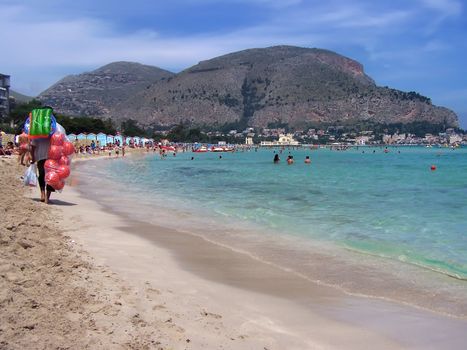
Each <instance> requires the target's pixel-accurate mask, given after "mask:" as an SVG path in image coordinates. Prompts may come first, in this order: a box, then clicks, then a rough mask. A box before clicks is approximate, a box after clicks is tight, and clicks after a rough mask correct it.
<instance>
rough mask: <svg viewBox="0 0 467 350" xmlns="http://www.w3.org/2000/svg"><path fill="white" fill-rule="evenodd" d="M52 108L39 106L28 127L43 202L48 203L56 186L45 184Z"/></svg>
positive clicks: (51, 127) (51, 130)
mask: <svg viewBox="0 0 467 350" xmlns="http://www.w3.org/2000/svg"><path fill="white" fill-rule="evenodd" d="M51 115H52V108H38V109H35V110H33V111H32V112H31V114H30V116H29V123H28V122H26V123H28V126H27V128H25V129H27V131H28V138H29V140H30V145H31V164H33V163H35V162H37V170H38V172H39V176H38V182H39V188H40V191H41V202H45V203H48V202H49V199H50V194H51V193H52V192H55V190H54V188H53V187H52V186H50V185H46V184H45V168H44V164H45V161H46V160H47V158H48V153H49V148H50V135H51V134H52V133H53V131H54V130H53V125H52V122H51Z"/></svg>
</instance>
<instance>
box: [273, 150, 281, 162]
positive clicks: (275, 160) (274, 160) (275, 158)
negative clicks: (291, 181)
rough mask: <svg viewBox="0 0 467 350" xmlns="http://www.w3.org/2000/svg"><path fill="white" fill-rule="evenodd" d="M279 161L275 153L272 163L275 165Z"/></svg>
mask: <svg viewBox="0 0 467 350" xmlns="http://www.w3.org/2000/svg"><path fill="white" fill-rule="evenodd" d="M280 160H281V159H280V158H279V155H278V154H277V153H276V154H275V155H274V159H273V162H274V163H275V164H276V163H279V161H280Z"/></svg>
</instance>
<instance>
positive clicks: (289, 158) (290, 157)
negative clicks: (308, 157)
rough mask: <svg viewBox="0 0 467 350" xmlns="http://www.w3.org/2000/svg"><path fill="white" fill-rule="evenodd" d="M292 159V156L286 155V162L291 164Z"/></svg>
mask: <svg viewBox="0 0 467 350" xmlns="http://www.w3.org/2000/svg"><path fill="white" fill-rule="evenodd" d="M293 162H294V160H293V156H288V157H287V164H289V165H291V164H293Z"/></svg>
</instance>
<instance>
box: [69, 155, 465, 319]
mask: <svg viewBox="0 0 467 350" xmlns="http://www.w3.org/2000/svg"><path fill="white" fill-rule="evenodd" d="M146 160H148V161H149V163H152V160H151V159H146ZM146 160H144V161H143V162H139V159H138V160H137V161H133V160H130V163H127V164H130V166H124V164H125V163H120V162H118V161H117V162H115V163H113V165H112V164H103V163H101V164H95V165H92V169H91V168H90V169H88V170H87V172H88V174H86V173H83V174H82V175H83V176H82V179H83V181H84V182H83V183H82V184H83V185H84V186H83V188H85V189H86V191H90V192H91V193H92V195H93V196H94V197H96V200H97V202H99V204H100V205H101V206H102V207H103V208H104V209H105V210H107V211H110V212H114V213H117V214H118V215H119V216H121V217H123V218H126V220H130V221H138V220H139V221H141V222H144V223H149V224H153V225H155V226H163V227H167V228H171V229H174V230H178V231H181V232H182V233H184V234H189V235H195V236H198V237H202V238H203V239H204V240H206V241H208V242H211V243H214V244H215V245H218V246H222V247H226V248H228V249H230V250H233V251H236V252H237V253H239V254H243V255H247V256H248V257H249V258H253V259H254V260H255V261H258V262H262V263H266V264H270V265H273V266H275V267H277V268H279V269H282V270H283V271H287V272H288V273H293V274H295V275H296V276H298V277H299V278H302V279H306V280H307V281H309V282H311V283H317V284H319V285H322V286H328V287H331V288H333V289H337V290H340V291H342V292H343V293H345V294H346V295H350V296H358V297H366V298H371V299H376V300H382V301H387V302H394V303H398V304H403V305H407V306H411V307H414V308H417V309H420V310H425V311H429V312H434V313H438V314H442V315H445V316H449V317H454V318H458V319H466V316H467V299H466V298H465V295H466V294H465V292H466V291H467V289H466V287H467V285H465V281H462V280H457V279H453V278H452V277H450V276H448V275H445V274H443V273H438V272H435V271H432V270H431V269H428V268H424V267H420V266H418V265H416V264H413V263H411V262H410V261H409V262H402V261H399V260H395V259H391V258H389V257H384V256H379V255H373V254H369V253H367V252H365V251H358V250H352V249H351V247H347V246H345V245H337V244H336V245H332V244H331V243H328V242H324V243H323V242H320V241H313V240H311V239H308V240H307V239H305V237H301V236H299V235H289V234H284V235H281V232H280V231H274V230H269V229H265V228H264V227H261V226H260V225H256V224H254V223H247V224H246V225H245V224H244V223H243V222H240V221H238V220H230V219H229V218H225V219H224V218H223V217H220V216H219V217H215V216H212V215H210V213H209V211H206V210H204V209H198V208H197V205H196V203H195V205H193V203H191V202H190V197H188V199H187V200H186V201H180V198H178V197H168V198H166V197H165V196H164V193H159V192H155V193H153V192H151V196H148V195H147V194H146V192H144V191H142V190H141V189H139V188H138V187H137V186H136V185H135V187H134V189H133V190H131V191H128V189H127V188H126V186H130V187H131V186H133V185H132V184H133V181H135V184H137V179H136V177H137V176H138V174H139V173H140V172H141V173H144V174H145V176H149V175H150V173H149V172H148V169H150V167H151V164H146ZM156 162H158V160H156ZM154 165H155V164H154ZM129 167H130V168H131V169H136V171H135V172H134V176H133V177H131V178H126V179H125V181H124V182H119V181H116V180H115V179H113V180H112V179H111V180H102V179H105V178H106V175H105V173H106V171H110V168H111V169H112V174H114V173H115V174H118V173H119V171H126V170H127V169H128V168H129ZM93 172H95V173H93ZM77 173H79V171H78V172H77ZM90 174H94V175H90ZM147 185H148V186H149V184H147ZM113 193H118V195H114V194H113ZM190 203H191V204H190ZM146 208H152V210H149V211H148V210H147V209H146Z"/></svg>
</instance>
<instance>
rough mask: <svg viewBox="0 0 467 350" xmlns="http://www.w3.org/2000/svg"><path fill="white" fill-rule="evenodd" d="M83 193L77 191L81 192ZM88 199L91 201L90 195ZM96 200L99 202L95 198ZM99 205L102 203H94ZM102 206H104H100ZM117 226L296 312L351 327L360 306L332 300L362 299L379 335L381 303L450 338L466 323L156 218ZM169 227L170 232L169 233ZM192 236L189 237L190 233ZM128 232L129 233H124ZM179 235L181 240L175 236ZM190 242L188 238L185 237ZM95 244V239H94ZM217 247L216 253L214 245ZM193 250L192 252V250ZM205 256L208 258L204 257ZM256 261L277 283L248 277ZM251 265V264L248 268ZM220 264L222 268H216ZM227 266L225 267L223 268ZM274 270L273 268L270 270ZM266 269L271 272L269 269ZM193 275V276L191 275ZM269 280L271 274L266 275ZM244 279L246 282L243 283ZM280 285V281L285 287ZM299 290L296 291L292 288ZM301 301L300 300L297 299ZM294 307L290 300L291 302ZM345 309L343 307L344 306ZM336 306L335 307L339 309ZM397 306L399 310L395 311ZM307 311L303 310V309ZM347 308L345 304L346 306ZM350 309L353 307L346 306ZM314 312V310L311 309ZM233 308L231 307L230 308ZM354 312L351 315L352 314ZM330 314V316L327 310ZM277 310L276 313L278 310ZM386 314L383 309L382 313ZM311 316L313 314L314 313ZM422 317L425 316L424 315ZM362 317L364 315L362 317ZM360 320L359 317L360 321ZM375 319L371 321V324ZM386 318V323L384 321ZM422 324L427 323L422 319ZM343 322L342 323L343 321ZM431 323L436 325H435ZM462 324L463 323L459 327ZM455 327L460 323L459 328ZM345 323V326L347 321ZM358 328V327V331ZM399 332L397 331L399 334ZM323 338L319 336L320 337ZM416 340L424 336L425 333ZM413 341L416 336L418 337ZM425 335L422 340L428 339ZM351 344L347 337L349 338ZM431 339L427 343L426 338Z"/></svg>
mask: <svg viewBox="0 0 467 350" xmlns="http://www.w3.org/2000/svg"><path fill="white" fill-rule="evenodd" d="M76 195H78V193H75V196H76ZM78 196H79V195H78ZM80 200H84V199H83V198H82V197H81V198H80ZM86 201H88V200H87V199H86ZM93 203H94V204H96V203H95V202H93ZM97 206H98V207H100V208H104V209H103V211H104V212H105V213H106V214H109V215H113V216H114V217H115V216H116V215H118V220H119V221H122V220H123V219H125V217H124V216H122V215H121V214H116V213H115V212H112V211H110V210H109V208H107V207H105V206H104V207H102V206H101V205H97ZM96 210H99V209H96ZM100 210H102V209H100ZM118 230H119V231H121V232H122V231H126V233H127V234H130V235H131V237H132V238H134V237H133V236H137V237H139V238H142V239H144V240H146V241H148V242H150V243H151V245H155V246H157V247H158V249H163V250H165V251H166V252H167V251H168V252H169V254H170V256H171V259H174V260H175V261H173V262H172V263H173V264H175V265H176V266H177V271H176V273H175V274H176V275H179V274H182V273H186V272H189V273H190V274H194V275H195V276H196V278H197V279H201V280H203V281H204V282H203V284H204V283H206V280H207V281H208V282H209V283H215V284H216V285H218V284H219V283H220V284H221V285H223V286H228V287H230V288H234V289H235V290H237V289H241V290H243V291H246V292H248V293H261V295H262V298H266V299H267V298H270V297H273V298H279V299H281V300H282V299H284V300H286V301H287V302H288V303H290V302H292V304H293V305H295V306H297V305H299V306H300V307H299V308H298V309H297V310H296V311H297V313H298V314H301V313H303V312H300V310H302V309H303V307H304V305H307V304H308V306H309V304H310V303H311V304H313V305H314V307H316V309H318V310H321V311H322V309H323V306H324V308H327V309H328V311H329V310H333V311H332V312H330V313H329V312H328V311H325V312H324V314H326V315H327V316H326V317H325V319H326V320H327V321H331V323H332V321H333V320H332V318H333V317H336V318H338V319H339V318H344V319H346V320H347V321H349V319H350V323H349V324H346V325H345V326H350V327H352V326H353V325H354V323H355V322H356V321H357V319H358V318H359V317H360V316H361V315H359V312H356V311H355V310H353V311H352V312H347V313H346V312H341V311H342V310H341V311H338V310H339V307H337V306H335V305H334V306H333V305H332V303H334V302H335V303H336V305H341V304H359V305H360V306H361V309H362V310H366V311H363V313H365V312H367V313H369V314H373V315H372V317H371V319H373V321H372V322H363V329H366V330H368V328H372V327H373V328H376V329H377V330H378V332H380V333H378V332H376V334H379V335H381V333H384V332H386V331H387V330H388V329H387V328H388V323H389V324H390V323H391V321H389V322H388V321H385V322H376V324H377V323H379V326H375V322H374V319H375V318H378V316H377V315H378V312H379V311H378V310H377V309H378V308H381V310H386V311H388V310H391V313H392V315H393V316H395V315H398V314H400V315H399V317H400V318H401V319H402V320H403V319H404V318H407V317H413V318H417V319H419V321H420V323H421V324H422V325H421V326H420V329H423V327H424V326H427V327H428V326H429V324H430V323H433V324H435V325H437V326H440V325H441V326H442V325H443V324H444V325H449V327H441V328H446V329H445V334H446V335H447V334H450V335H451V337H450V336H446V339H445V341H447V339H448V338H452V339H456V337H458V335H459V334H458V333H456V330H457V331H458V330H459V327H460V328H462V325H465V323H463V322H464V321H462V320H461V321H459V324H457V323H458V321H456V320H453V319H450V318H449V317H447V318H446V317H444V316H442V315H439V314H435V313H432V312H430V311H425V310H420V309H415V308H413V307H411V306H407V305H402V304H400V305H398V304H394V303H392V302H385V301H381V300H371V298H359V297H353V296H348V295H345V294H344V293H341V292H339V291H337V290H335V288H331V287H325V286H316V285H314V286H313V287H312V288H311V289H310V284H313V283H312V282H309V281H307V282H306V283H305V284H308V285H307V286H306V287H305V288H303V286H304V284H303V283H304V281H303V279H300V278H298V277H296V276H291V274H286V273H285V272H284V271H281V270H280V269H277V268H276V267H274V266H271V265H270V264H267V263H264V262H261V261H258V260H255V259H253V258H251V257H249V256H245V255H242V254H239V253H238V252H235V251H232V250H229V249H227V250H226V249H225V247H224V248H223V247H221V246H219V245H217V246H216V245H215V244H213V243H211V242H209V241H206V240H205V239H203V238H200V237H197V236H193V235H190V234H187V233H183V232H177V231H176V230H171V229H168V228H164V227H159V226H157V225H152V224H147V223H141V222H137V221H132V222H129V221H128V220H124V223H123V224H122V223H121V224H120V225H118ZM154 231H157V232H162V233H164V232H165V234H162V235H158V236H157V237H155V236H154V233H153V232H154ZM168 232H169V233H168ZM190 236H191V237H190ZM126 238H129V237H126ZM177 240H178V241H177ZM186 242H190V243H186ZM93 243H94V244H95V243H96V242H93ZM193 249H194V250H195V251H198V250H199V251H198V254H195V253H193V252H192V250H193ZM216 250H217V253H215V251H216ZM190 252H191V253H190ZM205 256H210V258H205V259H204V258H203V259H202V258H200V257H205ZM226 256H229V259H230V260H229V259H227V261H228V262H229V263H226V262H224V263H222V261H223V258H225V257H226ZM204 260H207V261H208V262H206V261H204ZM242 265H243V266H244V268H243V269H241V268H239V269H240V270H237V268H236V267H235V268H229V266H242ZM258 265H261V266H262V267H263V268H266V270H268V269H271V270H270V271H269V273H271V274H272V276H274V278H271V279H272V280H275V282H276V283H275V284H269V285H267V284H265V282H264V280H263V282H262V283H259V284H258V283H257V278H258V276H260V275H263V274H264V273H265V272H264V271H265V270H262V273H259V272H257V273H256V275H255V274H254V275H253V276H254V277H251V276H250V277H248V271H251V270H252V269H253V270H254V269H255V267H257V266H258ZM212 266H215V267H216V268H215V269H213V268H212ZM247 267H248V268H247ZM218 269H220V270H218ZM225 269H227V270H225ZM272 271H273V272H272ZM225 273H228V274H230V273H234V275H233V277H231V279H230V281H229V280H228V279H227V278H225ZM266 275H267V273H266ZM192 277H193V276H192ZM268 280H269V279H268ZM291 281H293V283H292V284H294V283H295V286H296V287H295V288H287V287H285V288H284V282H285V286H288V285H289V284H290V283H291ZM242 284H243V285H242ZM281 285H282V287H281ZM294 293H295V294H294ZM330 300H332V303H331V304H330V305H326V303H327V302H329V301H330ZM297 301H298V302H297ZM268 307H270V305H269V306H268ZM289 307H290V305H289ZM343 309H345V307H344V308H343ZM336 310H337V311H336ZM396 310H397V311H396ZM302 311H303V310H302ZM311 311H312V312H311V314H312V315H313V317H322V315H319V313H316V310H311ZM344 311H345V310H344ZM347 311H349V310H347ZM307 312H308V313H310V310H308V311H307ZM227 313H231V312H227ZM352 313H353V316H352ZM330 315H331V316H332V317H331V319H327V318H329V316H330ZM276 316H278V315H276ZM380 316H381V317H383V315H380ZM302 317H304V318H307V317H310V315H303V314H302ZM313 317H312V318H313ZM424 319H426V320H425V321H426V322H425V321H424ZM392 321H393V322H392V325H391V326H390V327H389V328H391V327H393V328H394V329H393V330H392V336H393V337H394V338H393V340H399V339H403V340H404V341H413V340H409V339H410V338H411V335H410V334H408V333H410V331H407V330H405V329H404V328H405V326H404V325H403V323H402V324H401V323H400V322H401V320H398V317H395V318H394V319H393V320H392ZM359 322H360V321H359ZM359 322H356V323H359ZM371 323H372V324H371ZM383 323H384V325H383ZM423 324H424V325H423ZM340 326H342V325H340ZM431 326H433V325H431ZM458 326H459V327H458ZM456 327H457V328H456ZM344 328H345V327H344ZM447 328H451V330H454V332H453V333H452V332H450V331H449V330H448V329H447ZM416 329H417V327H412V330H416ZM420 329H418V331H419V332H418V333H419V335H420V336H421V335H422V333H424V332H425V331H426V329H425V330H423V331H420ZM357 333H358V332H357ZM404 333H405V334H406V335H405V336H400V335H401V334H404ZM397 334H399V335H397ZM317 339H319V337H318V338H317ZM417 341H422V339H421V337H420V339H418V340H417ZM417 341H415V342H417ZM425 341H426V339H425V340H423V342H425ZM345 344H346V345H348V342H346V343H345ZM427 344H428V343H427ZM397 347H398V346H396V345H395V344H391V346H389V348H397Z"/></svg>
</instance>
